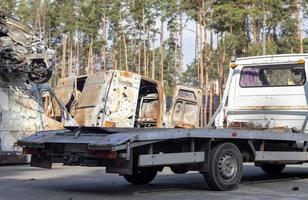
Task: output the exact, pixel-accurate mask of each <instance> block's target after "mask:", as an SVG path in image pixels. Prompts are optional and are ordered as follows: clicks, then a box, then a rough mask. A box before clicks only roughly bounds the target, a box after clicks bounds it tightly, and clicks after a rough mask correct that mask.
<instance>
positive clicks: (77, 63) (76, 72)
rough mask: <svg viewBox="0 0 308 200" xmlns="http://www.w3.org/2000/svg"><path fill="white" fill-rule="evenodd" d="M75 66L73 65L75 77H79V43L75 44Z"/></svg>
mask: <svg viewBox="0 0 308 200" xmlns="http://www.w3.org/2000/svg"><path fill="white" fill-rule="evenodd" d="M76 49H77V50H76V65H75V75H76V77H78V76H79V42H78V41H77V42H76Z"/></svg>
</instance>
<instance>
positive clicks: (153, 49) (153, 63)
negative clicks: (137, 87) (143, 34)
mask: <svg viewBox="0 0 308 200" xmlns="http://www.w3.org/2000/svg"><path fill="white" fill-rule="evenodd" d="M152 79H153V80H155V34H154V36H153V40H152Z"/></svg>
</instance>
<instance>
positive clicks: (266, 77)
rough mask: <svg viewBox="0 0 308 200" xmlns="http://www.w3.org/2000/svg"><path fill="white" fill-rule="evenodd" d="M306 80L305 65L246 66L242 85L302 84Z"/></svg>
mask: <svg viewBox="0 0 308 200" xmlns="http://www.w3.org/2000/svg"><path fill="white" fill-rule="evenodd" d="M305 81H306V74H305V68H304V65H300V64H293V65H279V66H277V65H267V66H253V67H244V68H243V69H242V71H241V77H240V86H241V87H275V86H301V85H304V83H305Z"/></svg>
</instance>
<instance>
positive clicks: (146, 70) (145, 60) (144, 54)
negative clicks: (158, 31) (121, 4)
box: [142, 5, 148, 77]
mask: <svg viewBox="0 0 308 200" xmlns="http://www.w3.org/2000/svg"><path fill="white" fill-rule="evenodd" d="M142 28H143V65H144V66H143V67H144V76H145V77H147V76H148V66H147V49H146V38H145V36H146V28H145V20H144V5H142Z"/></svg>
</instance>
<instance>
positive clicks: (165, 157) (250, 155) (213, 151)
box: [18, 54, 308, 191]
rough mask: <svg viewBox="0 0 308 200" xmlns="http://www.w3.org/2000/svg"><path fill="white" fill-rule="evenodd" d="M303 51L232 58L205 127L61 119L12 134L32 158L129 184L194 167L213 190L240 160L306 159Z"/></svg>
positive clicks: (279, 162)
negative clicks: (77, 123)
mask: <svg viewBox="0 0 308 200" xmlns="http://www.w3.org/2000/svg"><path fill="white" fill-rule="evenodd" d="M307 61H308V54H293V55H271V56H258V57H247V58H239V59H236V60H234V61H233V62H232V63H231V64H230V67H231V68H230V72H229V75H228V80H227V84H226V87H225V92H224V97H223V99H222V102H221V104H220V106H219V108H218V109H217V111H216V113H215V114H214V116H213V117H212V119H211V120H210V122H209V124H208V125H207V127H203V128H187V129H185V128H104V127H67V129H65V130H58V131H42V132H37V133H35V134H34V135H32V136H30V137H27V138H25V139H23V140H20V141H18V145H19V146H21V147H23V151H24V153H25V154H32V158H31V165H32V166H34V167H43V168H51V166H52V163H64V164H65V165H80V166H104V167H106V172H107V173H117V174H120V175H122V176H123V177H124V178H125V179H126V180H127V181H128V182H130V183H132V184H136V185H140V184H147V183H149V182H151V181H152V180H153V179H154V178H155V176H156V174H157V172H158V171H161V170H162V169H163V168H164V167H170V168H171V170H172V171H173V172H174V173H186V172H187V171H198V172H200V173H201V174H203V175H204V177H205V180H206V183H207V185H208V186H209V187H210V188H211V189H213V190H220V191H224V190H232V189H234V188H236V187H238V185H239V183H240V180H241V177H242V170H243V163H244V162H254V163H255V165H256V166H259V167H261V168H262V170H263V171H265V172H266V173H274V174H279V173H280V172H281V171H282V170H283V169H284V168H285V166H286V164H300V163H304V162H307V161H308V152H307V147H308V135H307V121H308V112H307V109H308V106H307V102H308V92H307V89H308V83H307V81H306V80H307V79H306V77H307V70H308V69H307V68H308V65H307Z"/></svg>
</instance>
